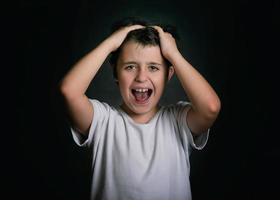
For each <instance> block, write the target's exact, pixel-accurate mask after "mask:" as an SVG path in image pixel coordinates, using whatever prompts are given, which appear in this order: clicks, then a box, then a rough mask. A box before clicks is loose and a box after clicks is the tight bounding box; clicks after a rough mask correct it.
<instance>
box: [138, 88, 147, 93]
mask: <svg viewBox="0 0 280 200" xmlns="http://www.w3.org/2000/svg"><path fill="white" fill-rule="evenodd" d="M135 91H136V92H148V89H147V88H145V89H144V88H143V89H142V88H139V89H135Z"/></svg>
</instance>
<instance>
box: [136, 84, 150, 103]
mask: <svg viewBox="0 0 280 200" xmlns="http://www.w3.org/2000/svg"><path fill="white" fill-rule="evenodd" d="M131 92H132V94H133V96H134V97H135V101H136V102H137V103H139V104H145V103H146V102H148V100H149V98H150V97H151V95H152V93H153V90H152V89H149V88H135V89H132V90H131Z"/></svg>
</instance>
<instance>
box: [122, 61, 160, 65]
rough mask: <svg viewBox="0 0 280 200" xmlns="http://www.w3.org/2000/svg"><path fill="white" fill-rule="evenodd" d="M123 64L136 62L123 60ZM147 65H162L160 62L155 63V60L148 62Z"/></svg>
mask: <svg viewBox="0 0 280 200" xmlns="http://www.w3.org/2000/svg"><path fill="white" fill-rule="evenodd" d="M122 64H123V65H128V64H137V62H134V61H128V62H123V63H122ZM147 64H148V65H162V64H161V63H157V62H148V63H147Z"/></svg>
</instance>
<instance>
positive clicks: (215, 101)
mask: <svg viewBox="0 0 280 200" xmlns="http://www.w3.org/2000/svg"><path fill="white" fill-rule="evenodd" d="M169 60H170V62H171V63H172V64H173V67H174V70H175V72H176V75H177V77H178V79H179V80H180V82H181V84H182V87H183V88H184V91H185V93H186V94H187V96H188V98H189V100H190V101H191V103H192V105H193V109H194V110H195V111H196V112H198V113H200V114H201V115H203V116H206V117H208V116H209V117H212V115H216V114H217V112H219V109H220V100H219V97H218V96H217V94H216V92H215V91H214V89H213V88H212V87H211V86H210V84H209V83H208V82H207V81H206V80H205V79H204V78H203V76H202V75H201V74H200V73H199V72H198V71H197V70H196V69H195V68H194V67H193V66H192V65H191V64H190V63H189V62H187V61H186V60H185V58H184V57H183V56H182V55H181V53H180V52H179V51H178V52H176V53H174V54H173V55H172V56H170V58H169Z"/></svg>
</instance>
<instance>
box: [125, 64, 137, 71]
mask: <svg viewBox="0 0 280 200" xmlns="http://www.w3.org/2000/svg"><path fill="white" fill-rule="evenodd" d="M124 69H125V70H127V71H131V70H133V69H135V66H134V65H127V66H125V67H124Z"/></svg>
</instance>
